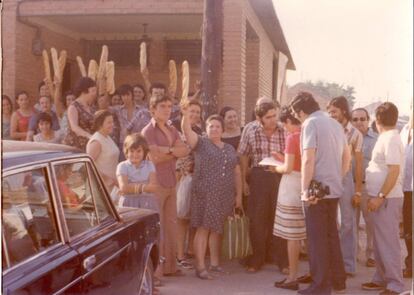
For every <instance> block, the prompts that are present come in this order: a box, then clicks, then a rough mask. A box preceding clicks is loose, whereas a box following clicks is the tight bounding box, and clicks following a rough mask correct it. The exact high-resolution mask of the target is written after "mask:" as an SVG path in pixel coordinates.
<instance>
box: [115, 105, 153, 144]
mask: <svg viewBox="0 0 414 295" xmlns="http://www.w3.org/2000/svg"><path fill="white" fill-rule="evenodd" d="M111 111H115V113H116V115H117V117H118V120H119V124H120V127H121V132H120V139H119V143H120V145H123V144H124V140H125V137H126V136H127V135H128V134H131V133H139V132H141V131H142V129H143V128H144V127H145V126H146V125H147V124H148V123H149V122H150V120H151V114H150V113H149V111H148V109H146V108H144V107H140V106H139V105H135V108H134V112H133V114H132V118H131V120H128V110H127V108H126V107H125V106H124V105H121V106H114V107H111Z"/></svg>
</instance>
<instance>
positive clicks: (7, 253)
mask: <svg viewBox="0 0 414 295" xmlns="http://www.w3.org/2000/svg"><path fill="white" fill-rule="evenodd" d="M1 238H2V241H1V243H2V246H3V253H4V257H5V258H6V265H7V268H9V267H10V257H9V251H8V250H7V243H6V238H5V237H4V230H3V228H2V230H1Z"/></svg>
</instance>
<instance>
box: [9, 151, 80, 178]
mask: <svg viewBox="0 0 414 295" xmlns="http://www.w3.org/2000/svg"><path fill="white" fill-rule="evenodd" d="M80 156H82V157H84V155H83V154H81V155H80ZM78 158H79V155H70V156H62V157H54V158H51V159H47V160H44V159H43V160H39V161H34V162H30V163H27V164H20V165H13V166H11V167H8V168H4V169H3V170H2V173H3V176H5V175H7V174H8V173H12V172H10V171H19V169H21V168H25V167H33V166H34V165H41V164H45V161H47V162H46V163H50V162H52V161H55V160H56V161H60V160H65V159H66V160H71V159H78Z"/></svg>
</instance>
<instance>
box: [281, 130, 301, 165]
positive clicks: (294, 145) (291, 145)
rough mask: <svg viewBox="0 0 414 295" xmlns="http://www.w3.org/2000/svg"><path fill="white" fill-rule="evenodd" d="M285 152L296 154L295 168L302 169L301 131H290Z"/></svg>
mask: <svg viewBox="0 0 414 295" xmlns="http://www.w3.org/2000/svg"><path fill="white" fill-rule="evenodd" d="M285 154H289V155H294V156H295V161H294V163H293V170H294V171H300V164H301V155H300V131H298V132H293V133H288V135H287V137H286V148H285Z"/></svg>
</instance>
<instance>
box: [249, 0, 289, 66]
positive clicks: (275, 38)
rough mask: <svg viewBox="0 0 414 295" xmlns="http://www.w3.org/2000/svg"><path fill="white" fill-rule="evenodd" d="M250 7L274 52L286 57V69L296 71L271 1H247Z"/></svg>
mask: <svg viewBox="0 0 414 295" xmlns="http://www.w3.org/2000/svg"><path fill="white" fill-rule="evenodd" d="M249 2H250V5H251V6H252V7H253V10H254V11H255V12H256V15H257V16H258V18H259V19H260V21H261V23H262V26H263V28H264V30H265V31H266V33H267V34H268V36H269V38H270V40H271V41H272V44H273V46H274V47H275V49H276V50H278V51H280V52H283V54H285V55H286V56H287V57H288V59H289V60H288V63H287V68H288V69H289V70H296V67H295V64H294V62H293V58H292V55H291V53H290V50H289V46H288V44H287V42H286V39H285V36H284V34H283V30H282V26H281V25H280V22H279V19H278V17H277V15H276V11H275V8H274V6H273V1H272V0H249Z"/></svg>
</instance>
